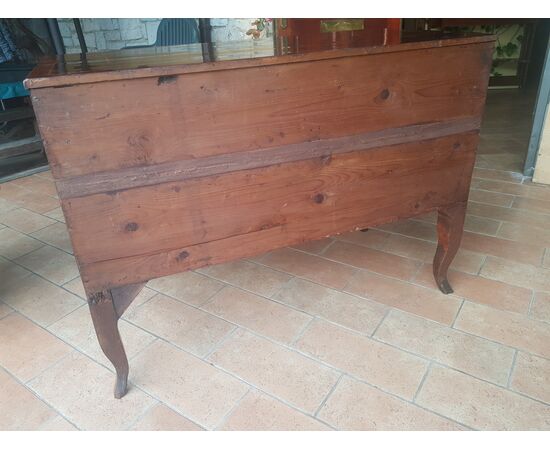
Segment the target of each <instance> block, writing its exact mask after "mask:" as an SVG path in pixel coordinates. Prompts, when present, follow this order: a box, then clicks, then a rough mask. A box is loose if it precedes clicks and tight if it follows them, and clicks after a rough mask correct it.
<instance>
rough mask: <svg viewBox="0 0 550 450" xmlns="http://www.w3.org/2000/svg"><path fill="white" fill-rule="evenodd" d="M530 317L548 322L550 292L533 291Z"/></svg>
mask: <svg viewBox="0 0 550 450" xmlns="http://www.w3.org/2000/svg"><path fill="white" fill-rule="evenodd" d="M531 317H533V319H537V320H542V321H544V322H549V323H550V293H548V292H536V293H535V299H534V302H533V305H532V306H531Z"/></svg>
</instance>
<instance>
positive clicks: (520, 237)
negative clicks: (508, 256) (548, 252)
mask: <svg viewBox="0 0 550 450" xmlns="http://www.w3.org/2000/svg"><path fill="white" fill-rule="evenodd" d="M497 236H498V237H501V238H504V239H510V240H512V241H516V242H522V243H526V244H532V245H538V246H539V247H550V216H549V218H548V228H547V229H542V228H538V227H531V226H529V225H525V224H517V223H507V222H504V223H503V224H502V226H501V227H500V229H499V230H498V234H497Z"/></svg>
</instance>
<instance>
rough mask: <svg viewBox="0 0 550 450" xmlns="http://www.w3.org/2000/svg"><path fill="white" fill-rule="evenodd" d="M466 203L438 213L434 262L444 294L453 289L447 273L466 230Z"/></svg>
mask: <svg viewBox="0 0 550 450" xmlns="http://www.w3.org/2000/svg"><path fill="white" fill-rule="evenodd" d="M465 216H466V203H457V204H455V205H452V206H445V207H442V208H439V209H438V211H437V235H438V242H437V250H436V252H435V257H434V262H433V272H434V278H435V282H436V283H437V286H438V287H439V290H440V291H441V292H443V293H444V294H451V293H452V292H453V289H452V288H451V285H450V284H449V281H448V280H447V271H448V269H449V266H450V265H451V262H452V261H453V259H454V257H455V255H456V252H457V251H458V248H459V247H460V240H461V239H462V232H463V229H464V218H465Z"/></svg>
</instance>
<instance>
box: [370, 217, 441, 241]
mask: <svg viewBox="0 0 550 450" xmlns="http://www.w3.org/2000/svg"><path fill="white" fill-rule="evenodd" d="M377 228H378V229H380V230H384V231H389V232H391V233H397V234H403V235H405V236H410V237H414V238H418V239H425V240H427V241H432V242H437V229H436V227H435V225H432V224H430V223H426V222H420V221H418V220H400V221H399V222H393V223H389V224H385V225H381V226H379V227H377Z"/></svg>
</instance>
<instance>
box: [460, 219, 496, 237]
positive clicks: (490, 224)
mask: <svg viewBox="0 0 550 450" xmlns="http://www.w3.org/2000/svg"><path fill="white" fill-rule="evenodd" d="M499 226H500V221H498V220H494V219H488V218H487V217H478V216H472V215H470V214H466V219H465V220H464V230H466V231H470V232H471V233H480V234H487V235H490V236H494V235H496V234H497V231H498V227H499Z"/></svg>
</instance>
